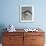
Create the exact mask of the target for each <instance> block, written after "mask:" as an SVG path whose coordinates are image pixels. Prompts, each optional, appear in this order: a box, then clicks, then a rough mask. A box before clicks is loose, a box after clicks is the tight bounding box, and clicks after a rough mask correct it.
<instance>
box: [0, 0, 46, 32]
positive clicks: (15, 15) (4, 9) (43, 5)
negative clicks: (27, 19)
mask: <svg viewBox="0 0 46 46" xmlns="http://www.w3.org/2000/svg"><path fill="white" fill-rule="evenodd" d="M24 4H25V5H33V6H34V16H35V21H34V22H31V23H21V22H20V21H19V6H20V5H24ZM9 24H13V25H14V26H15V27H16V28H29V27H30V28H31V27H33V28H34V27H39V25H40V27H41V28H43V29H44V31H45V32H46V0H0V31H1V29H2V27H3V28H4V27H5V26H7V25H9Z"/></svg>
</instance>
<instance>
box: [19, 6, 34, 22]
mask: <svg viewBox="0 0 46 46" xmlns="http://www.w3.org/2000/svg"><path fill="white" fill-rule="evenodd" d="M33 21H34V7H33V5H20V22H33Z"/></svg>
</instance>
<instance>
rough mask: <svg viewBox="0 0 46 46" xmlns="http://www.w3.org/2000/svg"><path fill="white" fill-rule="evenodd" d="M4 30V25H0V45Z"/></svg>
mask: <svg viewBox="0 0 46 46" xmlns="http://www.w3.org/2000/svg"><path fill="white" fill-rule="evenodd" d="M4 28H6V26H5V25H4V24H0V43H2V36H3V34H2V32H5V31H6V30H4Z"/></svg>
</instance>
